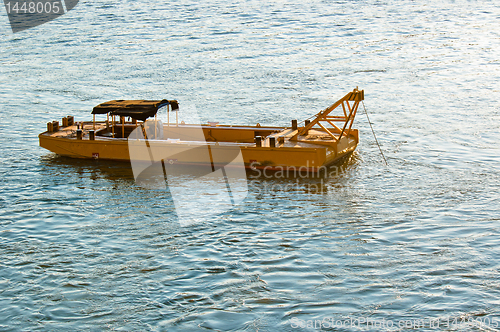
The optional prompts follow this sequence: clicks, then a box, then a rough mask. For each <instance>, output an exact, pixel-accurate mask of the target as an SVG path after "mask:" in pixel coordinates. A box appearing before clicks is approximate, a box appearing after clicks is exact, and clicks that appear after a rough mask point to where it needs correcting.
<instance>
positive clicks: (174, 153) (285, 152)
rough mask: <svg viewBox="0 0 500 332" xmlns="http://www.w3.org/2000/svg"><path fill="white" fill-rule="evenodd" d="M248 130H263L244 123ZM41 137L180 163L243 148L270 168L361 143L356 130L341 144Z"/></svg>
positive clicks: (68, 148) (107, 153)
mask: <svg viewBox="0 0 500 332" xmlns="http://www.w3.org/2000/svg"><path fill="white" fill-rule="evenodd" d="M71 129H72V128H69V129H67V132H68V133H71V132H74V130H71ZM205 129H206V128H205ZM231 129H233V127H231ZM276 129H278V130H279V129H280V128H273V130H275V131H276ZM282 129H285V128H282ZM244 130H246V131H257V130H262V129H261V128H259V127H245V129H244ZM252 135H254V134H252ZM245 136H248V133H245ZM39 140H40V146H41V147H43V148H45V149H47V150H49V151H52V152H54V153H56V154H58V155H61V156H67V157H71V158H86V159H104V160H117V161H130V160H131V156H132V159H133V160H135V161H144V162H152V161H163V162H164V163H168V164H179V165H206V164H212V165H213V166H214V167H217V166H225V165H227V164H230V163H231V162H232V161H233V160H235V158H236V157H238V155H239V154H240V153H241V158H242V160H243V164H244V167H246V168H252V169H256V168H257V169H269V170H281V169H284V168H297V169H298V168H301V169H302V170H308V171H312V172H316V171H319V170H320V169H321V168H322V167H325V166H328V165H330V164H333V163H336V162H337V161H339V160H341V159H344V158H345V157H346V156H349V155H350V154H351V153H352V152H353V151H354V150H355V149H356V146H357V142H358V139H357V131H355V130H353V131H352V133H351V135H350V136H347V137H343V138H342V139H341V140H340V141H339V142H338V143H336V144H325V143H323V142H318V144H310V143H301V142H294V143H293V144H291V143H290V144H281V145H280V144H278V145H277V146H275V147H271V146H257V145H256V144H255V143H245V142H243V143H241V142H218V141H217V142H210V141H208V142H207V141H172V140H168V139H167V140H141V139H126V138H105V137H98V136H96V137H95V138H94V139H89V137H88V135H86V136H83V137H82V138H81V139H77V138H76V137H75V136H72V135H69V134H68V135H61V134H60V132H59V134H57V133H52V132H44V133H42V134H40V135H39ZM319 143H323V144H319ZM240 165H241V163H240Z"/></svg>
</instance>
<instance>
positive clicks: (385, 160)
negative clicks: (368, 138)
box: [362, 101, 389, 166]
mask: <svg viewBox="0 0 500 332" xmlns="http://www.w3.org/2000/svg"><path fill="white" fill-rule="evenodd" d="M362 103H363V108H364V109H365V114H366V118H367V119H368V124H369V125H370V128H371V129H372V133H373V137H374V138H375V143H377V146H378V149H379V151H380V154H381V155H382V158H384V162H385V164H386V166H389V164H388V163H387V159H385V156H384V153H383V152H382V148H381V147H380V144H378V140H377V136H376V135H375V131H374V130H373V126H372V122H371V121H370V117H369V116H368V112H367V111H366V107H365V103H364V102H363V101H362Z"/></svg>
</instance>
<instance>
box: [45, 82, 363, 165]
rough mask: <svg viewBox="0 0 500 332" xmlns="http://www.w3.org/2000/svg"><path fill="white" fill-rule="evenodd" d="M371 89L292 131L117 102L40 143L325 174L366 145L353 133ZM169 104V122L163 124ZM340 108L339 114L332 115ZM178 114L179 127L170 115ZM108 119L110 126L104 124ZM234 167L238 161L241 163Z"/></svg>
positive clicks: (152, 103)
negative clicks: (190, 118)
mask: <svg viewBox="0 0 500 332" xmlns="http://www.w3.org/2000/svg"><path fill="white" fill-rule="evenodd" d="M362 100H364V91H363V90H358V89H357V88H356V89H354V90H353V91H352V92H349V93H348V94H346V95H345V96H344V97H343V98H341V99H339V100H338V101H337V102H335V103H334V104H333V105H331V106H330V107H328V108H326V109H324V110H322V111H320V112H319V113H317V114H316V115H314V116H312V117H311V118H310V119H309V120H305V121H303V122H301V123H300V125H299V124H298V123H297V120H292V123H291V126H290V127H273V126H261V125H260V124H257V125H255V126H234V125H219V124H218V123H214V122H209V123H207V124H186V123H184V122H181V123H179V120H178V119H179V118H178V113H179V112H178V111H179V106H178V102H177V101H176V100H113V101H109V102H106V103H102V104H100V105H97V106H96V107H94V109H93V111H92V114H93V120H92V121H86V122H75V121H74V118H73V117H72V116H67V117H64V118H63V119H62V124H61V125H59V122H58V121H52V122H49V123H48V124H47V131H45V132H43V133H41V134H40V135H39V136H38V137H39V140H40V146H41V147H43V148H45V149H47V150H50V151H52V152H54V153H56V154H59V155H62V156H68V157H73V158H94V159H107V160H121V161H132V162H134V161H144V162H147V163H148V162H155V161H156V162H159V161H161V162H162V163H164V164H179V165H207V164H208V165H211V166H212V169H215V168H217V167H220V166H224V165H228V164H230V163H231V162H232V161H233V160H235V157H236V156H238V155H240V156H241V158H242V163H241V166H244V167H246V168H252V169H256V168H257V169H269V170H283V169H301V170H307V171H309V172H318V171H319V170H321V169H324V168H325V167H326V166H328V165H331V164H333V163H336V162H338V161H340V160H341V159H345V158H346V157H348V156H350V155H351V154H352V152H353V151H354V150H355V149H356V146H357V144H358V142H359V133H358V130H357V129H354V128H352V125H353V122H354V118H355V116H356V112H357V110H358V106H359V103H360V102H361V101H362ZM162 107H166V110H167V115H168V119H167V122H166V123H162V122H161V121H160V120H158V119H157V112H158V110H159V109H160V108H162ZM334 110H337V114H336V115H331V113H332V112H333V111H334ZM172 112H175V118H176V120H175V122H172V123H171V121H170V117H171V116H170V115H171V113H172ZM96 115H103V116H104V115H105V116H106V120H105V121H96ZM233 164H234V163H233Z"/></svg>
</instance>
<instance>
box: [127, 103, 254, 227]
mask: <svg viewBox="0 0 500 332" xmlns="http://www.w3.org/2000/svg"><path fill="white" fill-rule="evenodd" d="M186 113H187V114H188V117H189V118H190V119H189V120H190V121H189V122H188V123H195V124H181V125H177V124H176V123H174V124H170V123H167V124H166V125H165V126H164V125H163V123H162V122H161V121H160V120H157V119H155V120H147V121H145V123H144V124H142V125H140V126H138V127H137V128H136V129H134V131H133V132H132V133H131V134H130V135H129V137H128V148H129V155H130V161H131V165H132V171H133V173H134V178H135V180H136V183H137V184H138V185H140V186H142V187H144V188H148V189H159V190H169V191H170V194H171V196H172V199H173V202H174V205H175V211H176V213H177V216H178V218H179V223H180V224H181V226H189V225H192V224H194V223H197V222H201V221H204V220H207V218H209V217H212V216H216V215H218V214H220V213H223V212H225V211H228V210H230V209H232V208H234V207H235V205H237V204H239V203H241V202H242V201H243V200H244V199H245V197H246V196H247V194H248V183H247V177H246V171H245V167H244V166H245V164H244V162H243V157H242V154H241V148H240V146H239V145H238V144H225V145H224V146H221V145H219V144H218V143H216V142H207V141H206V139H205V134H204V132H203V128H202V127H201V125H199V123H201V122H200V121H199V119H198V116H197V112H196V109H195V108H194V107H190V108H188V111H187V112H186ZM186 164H187V165H186ZM189 164H196V167H195V168H190V167H189ZM165 179H166V181H165ZM167 184H168V187H167Z"/></svg>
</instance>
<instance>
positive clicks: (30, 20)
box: [4, 0, 78, 33]
mask: <svg viewBox="0 0 500 332" xmlns="http://www.w3.org/2000/svg"><path fill="white" fill-rule="evenodd" d="M4 4H5V10H6V11H7V16H8V17H9V22H10V27H11V29H12V32H14V33H16V32H19V31H23V30H26V29H29V28H33V27H36V26H38V25H40V24H43V23H47V22H50V21H52V20H54V19H56V18H58V17H59V16H62V15H64V14H65V13H67V12H68V11H70V10H71V9H73V8H74V7H75V6H76V5H77V4H78V0H28V1H22V0H4Z"/></svg>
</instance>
